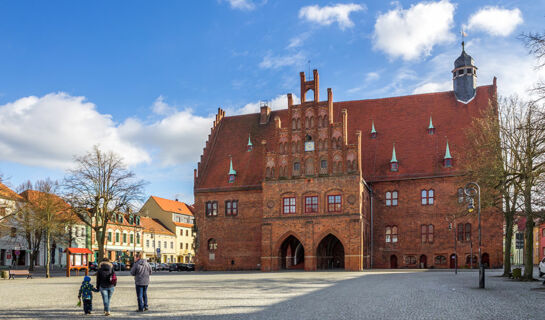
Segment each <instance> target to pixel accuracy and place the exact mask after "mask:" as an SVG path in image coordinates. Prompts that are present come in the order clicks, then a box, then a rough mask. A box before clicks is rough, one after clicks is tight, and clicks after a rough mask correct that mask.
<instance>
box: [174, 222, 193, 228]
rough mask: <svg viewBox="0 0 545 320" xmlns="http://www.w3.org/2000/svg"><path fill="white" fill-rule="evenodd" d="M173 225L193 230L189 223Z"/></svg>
mask: <svg viewBox="0 0 545 320" xmlns="http://www.w3.org/2000/svg"><path fill="white" fill-rule="evenodd" d="M174 224H175V225H177V226H178V227H184V228H193V225H192V224H191V223H183V222H174Z"/></svg>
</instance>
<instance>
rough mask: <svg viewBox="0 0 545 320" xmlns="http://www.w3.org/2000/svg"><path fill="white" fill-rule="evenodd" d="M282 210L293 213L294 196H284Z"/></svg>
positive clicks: (285, 212)
mask: <svg viewBox="0 0 545 320" xmlns="http://www.w3.org/2000/svg"><path fill="white" fill-rule="evenodd" d="M282 212H283V213H284V214H290V213H295V197H286V198H284V199H283V204H282Z"/></svg>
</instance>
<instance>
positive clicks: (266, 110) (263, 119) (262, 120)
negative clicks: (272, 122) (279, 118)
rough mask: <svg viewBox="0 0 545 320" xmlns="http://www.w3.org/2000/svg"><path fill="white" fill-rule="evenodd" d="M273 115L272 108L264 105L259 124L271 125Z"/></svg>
mask: <svg viewBox="0 0 545 320" xmlns="http://www.w3.org/2000/svg"><path fill="white" fill-rule="evenodd" d="M270 115H271V108H269V106H267V105H264V106H261V116H260V117H259V124H262V125H263V124H267V123H269V117H270Z"/></svg>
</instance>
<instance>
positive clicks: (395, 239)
mask: <svg viewBox="0 0 545 320" xmlns="http://www.w3.org/2000/svg"><path fill="white" fill-rule="evenodd" d="M392 243H397V226H393V227H392Z"/></svg>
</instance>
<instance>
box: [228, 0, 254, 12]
mask: <svg viewBox="0 0 545 320" xmlns="http://www.w3.org/2000/svg"><path fill="white" fill-rule="evenodd" d="M227 2H229V5H230V6H231V8H233V9H239V10H248V11H249V10H253V9H255V4H254V3H253V2H252V1H251V0H227Z"/></svg>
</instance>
